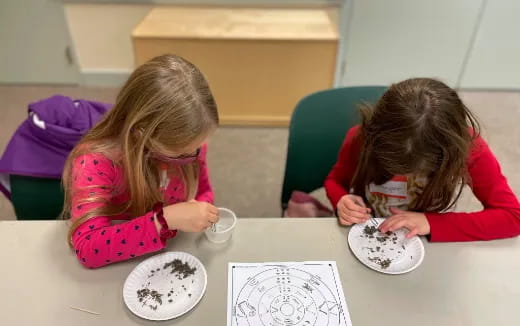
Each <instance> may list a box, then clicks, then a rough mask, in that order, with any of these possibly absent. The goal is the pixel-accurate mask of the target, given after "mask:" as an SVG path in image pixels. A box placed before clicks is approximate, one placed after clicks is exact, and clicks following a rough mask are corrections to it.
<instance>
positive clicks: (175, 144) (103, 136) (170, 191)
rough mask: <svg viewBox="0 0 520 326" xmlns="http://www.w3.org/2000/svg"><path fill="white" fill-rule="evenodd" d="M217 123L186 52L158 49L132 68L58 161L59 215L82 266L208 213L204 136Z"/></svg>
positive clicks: (212, 215) (141, 250)
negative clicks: (67, 221) (100, 115)
mask: <svg viewBox="0 0 520 326" xmlns="http://www.w3.org/2000/svg"><path fill="white" fill-rule="evenodd" d="M217 125H218V113H217V107H216V104H215V100H214V99H213V96H212V94H211V92H210V89H209V86H208V84H207V82H206V80H205V78H204V76H203V75H202V73H201V72H200V71H199V70H198V69H197V68H196V67H195V66H194V65H193V64H191V63H190V62H188V61H186V60H184V59H182V58H180V57H178V56H174V55H164V56H160V57H157V58H154V59H152V60H150V61H148V62H147V63H145V64H143V65H142V66H140V67H138V68H137V69H136V70H135V71H134V72H133V73H132V74H131V76H130V77H129V79H128V81H127V82H126V83H125V85H124V86H123V88H122V89H121V91H120V93H119V95H118V96H117V100H116V103H115V106H114V108H113V109H112V110H111V111H110V112H109V113H108V114H107V115H106V116H105V117H104V119H103V120H102V121H101V122H100V123H99V124H97V125H96V126H95V127H94V128H93V129H92V130H90V132H89V133H88V134H87V135H86V136H85V137H84V138H83V139H82V140H81V142H80V143H79V144H78V145H77V146H76V147H75V148H74V150H73V151H72V152H71V154H70V156H69V158H68V160H67V162H66V164H65V170H64V173H63V184H64V189H65V206H64V209H63V213H62V215H63V217H64V218H71V219H72V223H71V227H70V231H69V240H70V241H71V244H72V246H73V248H74V249H75V251H76V255H77V257H78V259H79V261H80V262H81V263H82V264H83V265H84V266H86V267H89V268H94V267H99V266H103V265H106V264H109V263H114V262H117V261H121V260H125V259H129V258H132V257H136V256H140V255H143V254H146V253H149V252H153V251H157V250H160V249H162V248H164V247H165V244H166V240H167V239H169V238H171V237H173V236H175V234H176V230H181V231H185V232H199V231H202V230H204V229H205V228H207V227H208V226H210V225H211V223H215V222H216V221H217V219H218V217H217V209H216V208H215V207H214V206H213V205H212V204H211V203H212V201H213V192H212V189H211V185H210V182H209V178H208V172H207V167H206V145H204V143H205V140H206V139H207V137H208V136H209V135H211V134H212V132H213V131H214V130H215V129H216V127H217ZM163 204H164V208H163ZM113 220H127V222H125V223H122V224H117V225H112V221H113Z"/></svg>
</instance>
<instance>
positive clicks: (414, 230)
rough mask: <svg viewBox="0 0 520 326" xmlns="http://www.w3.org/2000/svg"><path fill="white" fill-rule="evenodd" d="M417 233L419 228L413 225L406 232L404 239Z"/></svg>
mask: <svg viewBox="0 0 520 326" xmlns="http://www.w3.org/2000/svg"><path fill="white" fill-rule="evenodd" d="M417 233H419V229H418V228H416V227H415V228H412V229H411V230H410V232H408V233H407V234H406V239H410V238H411V237H413V236H416V235H417Z"/></svg>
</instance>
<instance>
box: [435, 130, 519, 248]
mask: <svg viewBox="0 0 520 326" xmlns="http://www.w3.org/2000/svg"><path fill="white" fill-rule="evenodd" d="M468 171H469V174H470V177H471V188H472V190H473V193H474V194H475V196H476V197H477V198H478V199H479V200H480V202H481V203H482V205H483V206H484V209H483V210H482V211H480V212H475V213H425V215H426V218H427V219H428V222H429V223H430V229H431V238H430V239H431V241H471V240H492V239H499V238H508V237H514V236H517V235H519V234H520V203H519V202H518V199H517V198H516V196H515V194H514V193H513V191H512V190H511V188H510V187H509V185H508V184H507V180H506V178H505V177H504V175H503V174H502V172H501V170H500V165H499V164H498V161H497V159H496V158H495V156H494V155H493V153H492V152H491V150H490V149H489V147H488V145H487V144H486V142H485V141H484V140H483V139H482V138H480V137H479V138H477V139H476V140H475V143H474V145H473V150H472V153H471V156H470V159H469V161H468Z"/></svg>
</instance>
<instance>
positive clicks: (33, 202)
mask: <svg viewBox="0 0 520 326" xmlns="http://www.w3.org/2000/svg"><path fill="white" fill-rule="evenodd" d="M10 183H11V202H12V203H13V206H14V211H15V213H16V218H17V219H18V220H53V219H56V218H57V217H58V216H59V215H60V213H61V210H62V208H63V190H62V187H61V180H60V179H47V178H35V177H27V176H20V175H10Z"/></svg>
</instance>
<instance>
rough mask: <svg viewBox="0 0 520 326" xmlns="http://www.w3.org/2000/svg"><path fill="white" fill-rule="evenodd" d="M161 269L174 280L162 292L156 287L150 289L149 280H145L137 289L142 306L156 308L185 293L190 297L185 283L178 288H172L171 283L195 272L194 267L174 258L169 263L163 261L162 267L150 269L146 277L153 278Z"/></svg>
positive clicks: (173, 300)
mask: <svg viewBox="0 0 520 326" xmlns="http://www.w3.org/2000/svg"><path fill="white" fill-rule="evenodd" d="M161 271H164V273H166V274H167V275H169V274H173V277H174V278H175V279H174V280H171V281H170V284H171V285H172V287H171V288H170V289H169V290H168V292H167V293H162V292H160V291H158V290H156V289H152V288H151V287H150V284H151V282H147V283H146V284H143V285H142V286H141V287H142V288H141V289H140V290H137V292H136V293H137V299H138V300H139V302H140V303H141V304H142V305H143V307H145V306H146V307H148V308H149V309H151V310H157V308H158V307H160V306H162V305H163V304H171V303H174V302H175V299H176V298H177V297H178V296H179V295H182V296H184V295H187V296H188V297H189V298H191V296H192V294H191V293H189V291H188V288H187V287H186V285H184V284H181V287H180V290H177V291H176V290H174V287H173V284H174V281H176V280H180V281H182V280H185V279H187V278H189V277H191V276H193V275H195V273H196V272H197V268H196V267H191V266H190V265H189V264H188V263H187V262H183V261H181V260H180V259H174V260H172V261H171V262H169V263H165V264H164V265H163V267H162V268H155V269H152V270H150V273H149V274H148V279H150V278H153V277H155V276H157V275H159V274H160V272H161ZM163 277H164V276H163ZM194 283H195V280H194V279H192V280H191V282H190V284H194Z"/></svg>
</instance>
